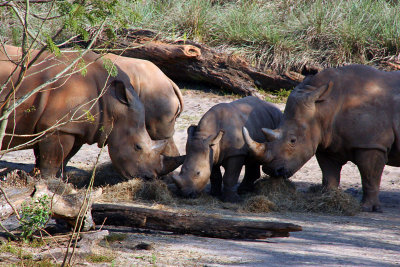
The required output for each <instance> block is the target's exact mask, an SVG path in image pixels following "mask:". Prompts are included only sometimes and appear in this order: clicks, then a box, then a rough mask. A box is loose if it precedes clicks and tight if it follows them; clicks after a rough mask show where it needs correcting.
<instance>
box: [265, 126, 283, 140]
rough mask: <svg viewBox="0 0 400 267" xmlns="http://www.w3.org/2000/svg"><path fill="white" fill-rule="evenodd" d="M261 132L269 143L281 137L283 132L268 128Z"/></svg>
mask: <svg viewBox="0 0 400 267" xmlns="http://www.w3.org/2000/svg"><path fill="white" fill-rule="evenodd" d="M261 131H262V132H263V134H264V135H265V138H266V140H267V141H268V142H272V141H274V140H276V139H279V138H280V137H281V132H280V131H279V130H272V129H268V128H262V129H261Z"/></svg>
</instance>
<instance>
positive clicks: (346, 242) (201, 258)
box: [0, 89, 400, 266]
mask: <svg viewBox="0 0 400 267" xmlns="http://www.w3.org/2000/svg"><path fill="white" fill-rule="evenodd" d="M183 95H184V100H185V110H184V112H183V113H182V115H181V117H180V118H179V119H178V121H177V126H176V134H175V136H174V138H175V141H176V143H177V145H178V147H179V149H180V151H181V153H184V152H185V151H184V149H185V143H186V129H187V127H188V126H189V125H191V124H196V123H197V122H198V121H199V119H200V118H201V116H202V115H203V114H204V113H205V112H206V111H207V110H208V109H209V108H210V107H212V106H213V105H215V104H217V103H221V102H230V101H232V100H234V99H236V98H237V96H226V95H225V96H222V95H217V94H214V93H212V92H203V91H198V90H188V89H184V90H183ZM278 106H279V107H280V108H281V109H283V107H284V105H283V104H279V105H278ZM98 152H99V149H98V148H97V147H96V146H84V147H83V148H82V149H81V150H80V151H79V152H78V154H77V155H76V156H75V157H74V158H72V159H71V161H70V163H69V167H68V170H75V171H79V170H81V169H88V168H90V167H91V166H93V164H94V162H95V160H96V157H97V154H98ZM108 160H109V157H108V154H107V152H105V153H103V154H102V156H101V160H100V161H101V162H106V161H108ZM10 166H14V167H18V168H21V169H25V170H28V171H29V170H30V169H31V168H32V167H33V153H32V152H31V151H19V152H14V153H9V154H7V155H5V156H3V158H2V159H1V161H0V168H4V167H10ZM291 180H292V181H293V182H295V184H296V186H297V187H298V188H300V189H301V188H307V187H308V186H309V185H310V184H320V183H321V171H320V169H319V167H318V164H317V162H316V160H315V158H312V159H311V160H310V161H309V162H308V163H307V164H306V165H305V166H304V167H303V168H302V169H301V170H300V171H298V172H297V173H296V174H295V175H294V176H293V177H292V178H291ZM341 187H342V188H343V189H344V190H348V192H351V193H352V194H354V195H355V196H357V197H358V198H360V197H361V181H360V176H359V173H358V170H357V168H356V167H355V166H354V165H353V164H350V163H349V164H347V165H346V166H345V167H344V168H343V171H342V180H341ZM380 198H381V202H382V206H383V210H384V212H383V213H360V214H358V215H356V216H351V217H350V216H333V215H321V214H313V213H293V212H291V213H265V214H256V215H250V216H252V217H255V218H262V219H265V220H270V221H281V222H290V223H295V224H299V225H301V226H302V227H303V231H301V232H295V233H292V234H291V236H290V237H289V238H274V239H267V240H255V241H243V240H222V239H214V238H203V237H195V236H191V235H184V236H182V235H173V234H170V233H162V232H149V231H144V232H143V231H138V230H135V229H131V228H126V227H106V229H108V230H109V231H110V232H111V233H112V234H122V235H123V240H120V241H116V242H102V246H101V247H99V248H98V251H99V252H98V253H99V254H112V255H113V256H115V257H116V258H115V259H114V261H113V262H112V263H103V264H97V265H106V266H107V265H113V266H132V265H139V266H149V265H159V266H220V265H229V266H239V265H240V266H289V265H290V266H396V265H400V168H393V167H386V168H385V171H384V174H383V177H382V184H381V194H380ZM221 212H224V211H221ZM238 216H243V214H241V215H240V214H238ZM140 242H146V243H148V244H151V245H152V249H151V250H136V248H135V246H136V245H137V244H138V243H140ZM111 249H112V250H111Z"/></svg>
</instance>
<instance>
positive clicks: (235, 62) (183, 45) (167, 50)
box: [96, 30, 304, 96]
mask: <svg viewBox="0 0 400 267" xmlns="http://www.w3.org/2000/svg"><path fill="white" fill-rule="evenodd" d="M96 46H97V47H98V48H107V49H109V51H112V49H120V51H121V50H124V51H123V52H122V56H126V57H134V58H141V59H146V60H149V61H151V62H153V63H154V64H155V65H157V66H158V67H159V68H160V69H161V70H162V71H163V72H164V73H165V74H166V75H167V76H169V77H170V78H171V79H173V80H174V81H186V82H199V83H206V84H209V85H212V86H216V87H218V88H223V89H225V90H228V91H231V92H233V93H235V94H240V95H255V96H260V94H259V93H258V91H257V89H256V88H262V89H264V90H267V91H269V90H279V89H281V88H284V89H292V88H293V87H295V86H296V85H297V84H298V83H299V82H301V81H302V80H303V78H304V76H303V75H301V74H299V73H296V74H293V73H291V74H290V73H289V72H288V73H286V74H284V75H280V74H278V73H276V72H274V71H272V70H271V71H269V72H268V73H266V72H262V71H260V70H257V69H256V68H254V67H252V66H250V64H249V63H248V62H246V61H245V60H244V59H242V58H240V57H238V56H236V55H234V54H227V53H221V52H219V51H217V50H214V49H211V48H209V47H207V46H205V45H203V44H198V43H194V42H184V41H178V42H174V43H168V42H165V41H160V40H157V39H156V38H155V34H154V33H152V32H149V31H134V30H127V31H126V32H125V33H124V34H122V35H121V37H119V38H118V41H117V42H114V41H113V43H112V45H111V44H110V42H108V40H107V38H106V37H103V38H100V39H99V41H98V42H97V44H96ZM115 53H116V54H119V53H120V52H118V51H116V52H115Z"/></svg>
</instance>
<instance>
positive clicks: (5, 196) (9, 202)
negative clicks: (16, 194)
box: [0, 185, 21, 221]
mask: <svg viewBox="0 0 400 267" xmlns="http://www.w3.org/2000/svg"><path fill="white" fill-rule="evenodd" d="M0 191H1V193H2V194H3V196H4V198H5V200H6V202H7V203H8V205H10V207H11V208H12V210H13V211H14V213H15V215H16V216H17V218H18V221H20V220H21V217H20V216H19V213H18V211H17V210H16V209H15V207H14V206H13V204H11V201H10V199H9V198H8V197H7V194H6V192H4V189H3V187H1V185H0Z"/></svg>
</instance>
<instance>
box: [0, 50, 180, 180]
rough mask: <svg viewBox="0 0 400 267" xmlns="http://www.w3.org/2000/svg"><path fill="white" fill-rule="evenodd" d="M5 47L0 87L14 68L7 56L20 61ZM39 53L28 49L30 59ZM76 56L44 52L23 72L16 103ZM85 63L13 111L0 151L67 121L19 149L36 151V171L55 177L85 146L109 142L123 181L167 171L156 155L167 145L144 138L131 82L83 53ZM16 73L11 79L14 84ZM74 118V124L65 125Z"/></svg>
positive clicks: (139, 105)
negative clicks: (114, 74) (112, 75)
mask: <svg viewBox="0 0 400 267" xmlns="http://www.w3.org/2000/svg"><path fill="white" fill-rule="evenodd" d="M5 48H6V52H5V51H4V49H3V48H0V84H3V83H4V82H5V81H6V79H7V77H8V75H9V74H10V73H11V72H12V70H13V69H14V68H15V64H14V63H13V62H12V61H10V60H9V58H11V59H12V60H14V61H18V60H19V57H20V55H21V49H20V48H18V47H13V46H5ZM37 53H38V51H32V54H31V58H33V57H34V56H35V55H36V54H37ZM76 56H77V54H76V53H71V52H69V53H62V55H60V56H59V57H57V58H55V57H54V55H51V54H48V53H46V52H45V53H44V54H43V55H42V56H41V57H40V58H39V60H38V61H37V62H36V63H35V64H34V65H33V67H32V68H30V69H29V70H28V71H27V73H26V78H25V79H24V81H23V82H22V84H21V87H20V88H19V89H18V90H17V93H16V96H15V99H18V98H19V97H21V96H23V95H25V94H27V93H28V92H30V91H31V90H33V89H34V88H35V87H37V86H39V85H41V84H42V83H44V82H46V81H48V80H49V79H51V78H52V77H55V76H56V74H58V73H59V72H60V71H61V70H63V69H64V68H65V66H67V65H68V64H70V62H72V60H74V59H75V58H76ZM83 61H84V62H85V63H91V64H89V65H88V66H87V68H86V70H87V73H86V75H82V74H81V72H79V71H78V72H77V73H75V74H72V75H71V76H67V77H66V78H62V79H59V80H58V81H55V82H54V83H52V84H49V85H48V86H47V87H45V88H44V89H43V90H41V91H40V92H39V93H36V94H33V95H32V96H31V97H30V98H28V99H27V101H25V102H24V103H23V104H22V105H21V106H19V107H18V108H17V109H16V112H15V113H12V115H11V116H10V119H9V121H8V125H7V128H6V133H14V134H15V136H14V137H12V138H10V136H9V135H8V136H6V137H5V139H4V140H3V143H2V148H3V150H4V149H5V148H13V147H17V146H18V145H21V144H24V143H26V142H30V141H32V140H33V139H34V138H35V137H36V135H35V134H37V133H40V132H43V131H46V130H48V129H49V128H51V127H53V125H55V124H56V123H57V122H60V121H61V122H66V123H65V124H62V125H59V126H58V127H57V128H53V129H51V130H49V131H48V133H47V134H46V135H45V136H44V138H42V140H41V141H40V142H38V143H35V142H33V143H32V144H30V145H28V146H25V147H23V148H24V149H28V148H33V149H34V152H35V157H36V167H37V168H39V169H40V172H41V174H42V176H44V177H49V176H54V175H59V174H60V172H61V170H62V168H63V167H65V166H66V164H67V162H68V161H69V159H71V157H72V156H74V155H75V154H76V152H78V150H79V149H80V148H81V146H82V145H83V144H85V143H86V144H94V143H97V144H98V145H99V147H100V146H102V145H103V144H107V145H108V148H109V154H110V157H111V160H112V163H113V166H114V167H115V169H116V170H118V171H119V172H120V173H121V174H122V175H123V176H124V177H126V178H132V177H138V176H141V177H145V178H153V177H155V176H156V175H157V174H159V173H164V172H168V171H170V170H166V169H165V168H166V166H168V167H171V162H170V161H168V160H166V159H165V158H164V157H162V156H161V157H160V152H161V151H162V150H163V149H164V147H165V145H166V142H165V141H153V140H151V138H150V136H149V135H148V133H147V131H146V128H145V117H144V107H143V104H142V103H141V102H140V100H139V97H138V96H137V94H136V93H135V91H134V90H133V88H132V86H131V85H130V83H129V78H128V77H126V75H125V74H124V73H123V72H122V71H119V72H118V76H117V77H115V78H114V77H108V73H107V71H106V70H105V68H104V67H103V63H102V60H101V59H99V56H98V55H96V54H94V53H91V52H89V53H87V54H86V55H85V56H84V58H83ZM43 70H46V71H43ZM18 73H19V71H17V73H16V74H15V75H14V76H13V78H12V81H13V83H14V84H15V82H16V80H17V75H18ZM9 91H10V85H9V86H7V87H6V90H4V92H2V94H1V96H0V99H1V101H2V102H4V98H5V96H6V95H7V93H8V92H9ZM96 99H98V100H96ZM72 118H74V120H75V121H69V120H71V119H72ZM14 122H15V123H14ZM18 135H24V136H23V137H22V136H18ZM174 167H175V166H174ZM171 169H172V167H171Z"/></svg>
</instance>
